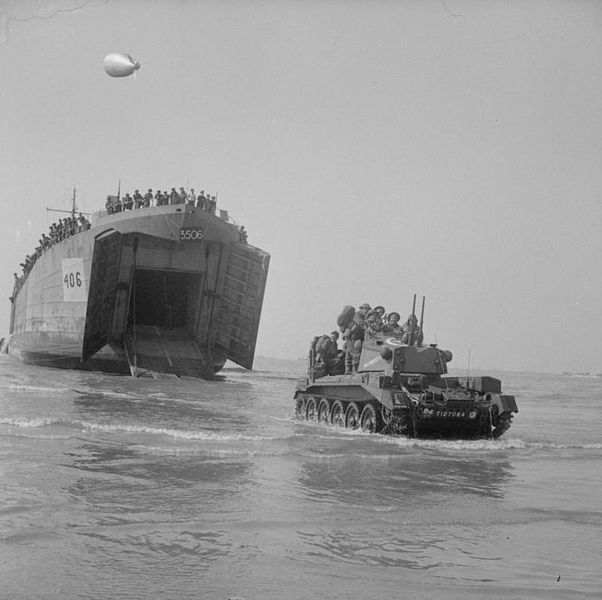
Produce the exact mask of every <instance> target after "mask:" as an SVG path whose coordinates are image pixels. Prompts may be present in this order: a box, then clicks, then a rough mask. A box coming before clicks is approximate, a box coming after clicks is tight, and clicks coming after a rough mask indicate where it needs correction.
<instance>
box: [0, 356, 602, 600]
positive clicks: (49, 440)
mask: <svg viewBox="0 0 602 600" xmlns="http://www.w3.org/2000/svg"><path fill="white" fill-rule="evenodd" d="M256 368H257V370H256V371H253V372H247V371H243V370H240V369H234V368H232V369H226V370H224V371H223V372H222V375H223V379H222V380H221V381H214V382H205V381H198V380H193V379H158V380H154V379H141V378H140V379H135V378H131V377H125V376H113V375H107V374H101V373H86V372H77V371H64V370H58V369H48V368H40V367H32V366H27V365H23V364H21V363H18V362H14V361H13V360H12V359H10V358H9V357H2V358H1V359H0V598H2V599H13V598H14V599H33V598H43V599H45V600H50V599H55V598H56V599H61V600H68V599H80V598H90V599H92V598H103V599H113V598H114V599H120V600H121V599H145V600H146V599H155V598H160V599H163V598H165V599H180V598H182V599H185V598H186V599H187V598H190V599H193V598H195V599H198V598H203V599H204V598H207V599H227V598H230V597H234V596H238V597H242V598H245V600H260V599H267V598H274V599H275V598H278V599H282V598H284V599H314V598H315V599H318V598H319V599H324V598H327V599H328V598H333V599H334V598H337V599H339V598H341V599H344V598H350V599H355V598H357V599H360V598H412V599H414V598H425V599H426V598H434V599H450V598H451V599H454V598H462V599H465V598H524V599H527V598H545V599H550V598H559V599H560V598H562V599H565V598H600V597H601V596H602V573H601V565H602V501H601V497H602V477H601V476H602V468H601V464H602V463H601V459H602V443H601V441H602V440H601V439H600V422H601V421H602V378H595V377H590V378H587V377H581V378H579V377H571V376H561V375H542V374H527V373H491V375H493V376H496V377H499V378H500V379H502V381H503V388H504V391H505V393H509V394H514V395H515V396H516V398H517V403H518V407H519V413H518V414H517V415H516V416H515V419H514V423H513V425H512V427H511V429H510V430H509V431H508V432H506V433H505V434H504V436H503V437H502V438H501V439H499V440H495V441H489V440H479V441H434V440H430V441H429V440H424V441H420V440H410V439H405V438H400V437H395V438H394V437H386V436H382V435H373V434H367V433H363V432H351V431H346V430H341V429H337V428H334V427H331V426H326V425H321V424H309V423H306V422H300V421H297V420H295V418H294V401H293V394H294V388H295V379H296V378H297V377H298V376H302V375H303V373H304V364H303V362H302V361H290V362H286V361H277V360H269V359H258V360H256ZM471 374H472V373H471ZM475 374H476V373H475Z"/></svg>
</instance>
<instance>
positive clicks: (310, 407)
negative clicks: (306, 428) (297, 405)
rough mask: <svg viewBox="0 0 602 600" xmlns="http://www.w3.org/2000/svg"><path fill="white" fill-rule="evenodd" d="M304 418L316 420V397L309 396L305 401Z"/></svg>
mask: <svg viewBox="0 0 602 600" xmlns="http://www.w3.org/2000/svg"><path fill="white" fill-rule="evenodd" d="M305 418H306V419H307V420H308V421H317V420H318V407H317V406H316V399H315V398H310V399H309V400H308V401H307V408H306V409H305Z"/></svg>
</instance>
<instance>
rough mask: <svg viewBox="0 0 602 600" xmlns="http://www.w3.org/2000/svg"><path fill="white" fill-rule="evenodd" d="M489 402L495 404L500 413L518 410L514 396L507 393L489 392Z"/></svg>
mask: <svg viewBox="0 0 602 600" xmlns="http://www.w3.org/2000/svg"><path fill="white" fill-rule="evenodd" d="M491 402H492V404H495V405H496V406H497V408H498V411H499V414H500V415H501V414H502V413H505V412H511V413H515V412H518V407H517V406H516V400H515V398H514V396H509V395H508V394H491Z"/></svg>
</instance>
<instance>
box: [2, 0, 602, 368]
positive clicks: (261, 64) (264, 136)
mask: <svg viewBox="0 0 602 600" xmlns="http://www.w3.org/2000/svg"><path fill="white" fill-rule="evenodd" d="M111 52H125V53H129V54H131V55H132V56H133V57H134V58H135V59H136V60H137V61H139V62H140V63H141V65H142V66H141V69H140V70H139V71H138V73H137V75H136V77H135V78H134V77H129V78H122V79H115V78H111V77H109V76H107V74H106V73H105V72H104V71H103V58H104V56H105V55H106V54H108V53H111ZM0 114H1V115H2V118H1V119H0V148H1V153H2V154H1V157H0V158H1V160H0V207H1V208H2V215H3V218H2V219H1V220H0V244H1V246H0V252H1V255H0V256H1V258H0V266H1V269H0V290H4V298H5V300H4V301H1V300H0V336H5V335H6V334H7V333H8V326H9V315H10V302H9V301H8V296H10V294H11V292H12V282H13V272H15V271H18V270H19V267H18V265H19V263H20V262H21V261H22V260H23V257H24V256H25V255H26V254H28V253H30V252H31V251H32V250H33V248H34V247H35V245H36V243H37V240H38V238H39V237H40V235H41V234H42V233H43V232H46V231H47V230H48V226H49V225H50V224H51V223H52V222H53V221H54V220H55V219H56V216H57V215H56V213H52V212H49V211H47V210H46V209H47V208H58V209H68V208H69V206H70V200H71V196H72V194H73V189H74V188H76V190H77V202H78V206H79V207H80V208H81V210H85V211H94V210H100V209H101V208H103V205H104V199H105V198H106V196H107V194H109V193H115V192H116V189H117V185H118V182H119V181H121V190H122V192H125V191H133V190H134V189H135V188H140V189H145V188H148V187H151V188H153V189H156V188H161V189H169V188H171V187H176V188H177V187H180V186H185V187H187V186H190V187H194V188H195V189H196V190H200V189H203V190H205V191H209V192H210V193H217V194H218V205H219V207H221V208H225V209H227V210H228V211H229V213H230V214H231V216H232V217H233V218H234V219H235V220H236V221H237V222H238V223H239V224H243V225H244V226H245V227H246V229H247V230H248V232H249V242H250V243H251V244H254V245H256V246H259V247H260V248H262V249H264V250H266V251H268V252H269V253H270V254H271V264H270V273H269V276H268V282H267V287H266V293H265V300H264V306H263V312H262V320H261V325H260V329H259V337H258V340H257V348H256V355H257V356H271V357H277V358H291V359H295V358H300V357H304V356H306V355H307V351H308V347H309V342H310V340H311V339H312V337H313V336H315V335H319V334H322V333H327V332H330V331H332V330H333V329H336V318H337V316H338V314H339V313H340V312H341V310H342V308H343V307H344V306H345V305H349V304H350V305H353V306H356V307H357V306H359V305H360V304H362V303H364V302H368V303H370V304H371V305H372V306H375V305H377V304H380V305H383V306H385V308H386V309H387V311H393V310H395V311H397V312H399V313H401V314H402V317H403V318H405V317H406V316H407V314H408V313H409V312H411V307H412V299H413V296H414V294H416V295H417V298H418V300H417V304H418V305H420V303H421V301H422V297H423V296H425V297H426V308H425V317H424V320H425V327H424V329H425V341H426V342H432V343H437V344H439V346H440V347H442V348H445V349H449V350H451V351H452V352H453V354H454V360H453V362H452V363H451V364H450V367H456V368H461V369H467V368H474V369H486V370H506V371H538V372H548V373H559V372H565V371H569V372H591V373H602V266H601V257H602V163H601V159H602V3H600V2H597V1H579V0H570V1H568V0H567V1H560V0H557V1H554V0H547V1H543V0H541V1H538V0H531V1H529V2H519V1H513V0H499V1H494V0H491V1H488V2H482V1H472V0H470V1H469V0H466V1H464V0H444V1H438V0H406V1H404V0H398V1H384V0H383V1H378V0H370V1H368V0H364V1H359V0H355V1H354V0H349V1H337V0H323V1H321V2H318V1H311V0H307V1H294V2H293V1H284V0H283V1H278V2H277V1H275V0H263V1H262V0H258V1H254V2H250V1H243V2H240V1H239V2H235V1H230V0H221V1H219V2H218V1H217V0H216V1H206V2H202V1H198V2H196V1H192V0H190V1H187V0H182V1H179V2H178V1H169V2H168V1H165V0H154V1H153V0H146V1H141V0H140V1H137V0H120V1H115V0H108V1H107V0H88V1H87V2H86V1H85V0H46V1H40V0H37V1H33V0H18V1H17V0H0Z"/></svg>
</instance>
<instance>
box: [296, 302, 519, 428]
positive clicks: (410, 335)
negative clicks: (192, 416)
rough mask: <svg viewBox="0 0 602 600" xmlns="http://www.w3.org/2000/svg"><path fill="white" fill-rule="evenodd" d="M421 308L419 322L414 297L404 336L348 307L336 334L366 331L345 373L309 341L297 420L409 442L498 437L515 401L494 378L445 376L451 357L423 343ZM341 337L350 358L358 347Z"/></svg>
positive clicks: (320, 343)
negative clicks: (358, 326)
mask: <svg viewBox="0 0 602 600" xmlns="http://www.w3.org/2000/svg"><path fill="white" fill-rule="evenodd" d="M424 302H425V299H424V298H423V299H422V311H421V317H420V322H419V323H418V320H417V319H416V318H415V307H416V297H415V296H414V303H413V308H412V313H411V314H410V317H408V321H407V322H406V324H405V325H406V326H405V330H403V331H402V330H401V329H402V328H400V331H395V329H394V328H386V327H384V326H383V327H382V328H381V330H380V331H379V330H378V322H377V320H376V319H375V318H374V317H369V315H370V314H371V313H369V314H368V316H367V317H361V316H360V317H358V313H361V310H358V311H356V310H355V309H354V308H353V307H352V306H346V307H345V308H344V309H343V311H342V312H341V315H339V318H338V319H337V324H338V325H339V328H340V329H341V330H344V332H348V331H349V328H350V326H352V325H351V324H352V323H353V322H355V323H360V324H361V327H362V328H363V334H364V335H363V340H362V341H361V350H360V351H359V360H357V367H356V368H354V369H352V370H351V372H345V362H347V367H349V362H350V361H348V360H347V361H345V360H343V357H342V355H341V351H339V352H338V353H337V356H336V358H335V357H334V356H333V352H332V351H331V352H330V353H329V352H328V350H327V349H326V350H325V348H324V347H325V344H326V342H325V341H324V338H325V337H327V336H321V337H317V338H314V342H312V345H311V348H310V352H309V358H308V372H307V376H306V377H303V378H301V379H299V380H298V382H297V387H296V391H295V414H296V416H297V418H299V419H306V420H308V421H315V422H319V423H323V424H330V425H334V426H338V427H346V428H349V429H359V428H361V429H363V430H365V431H368V432H371V433H384V434H391V435H404V436H408V437H445V438H460V439H470V438H498V437H500V436H501V435H502V434H503V433H504V432H505V431H506V430H507V429H508V428H509V427H510V425H511V422H512V417H513V414H514V413H516V412H518V408H517V405H516V400H515V398H514V396H511V395H508V394H504V393H503V392H502V385H501V381H500V380H499V379H496V378H494V377H490V376H479V377H468V376H467V377H453V376H448V375H447V365H448V363H449V362H451V360H452V358H453V356H452V353H451V352H450V351H449V350H444V349H441V348H439V347H438V346H437V344H424V343H423V320H424ZM395 314H397V313H395ZM369 322H370V325H368V323H369ZM333 333H334V332H333ZM344 337H347V339H346V340H345V342H346V343H347V344H350V343H351V344H353V345H352V346H349V347H350V348H352V352H353V351H355V349H356V348H357V340H353V339H351V338H350V337H349V334H348V333H344ZM325 354H326V357H327V359H325V358H324V355H325ZM346 355H347V356H346V357H345V358H346V359H348V358H349V356H348V355H349V352H346Z"/></svg>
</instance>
